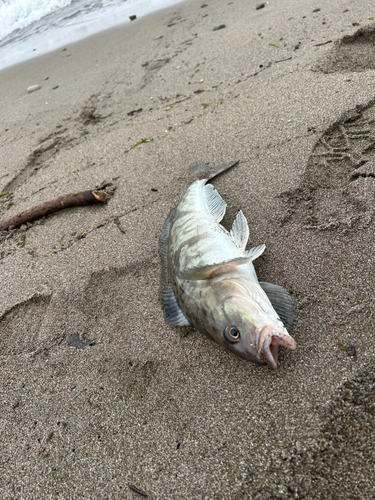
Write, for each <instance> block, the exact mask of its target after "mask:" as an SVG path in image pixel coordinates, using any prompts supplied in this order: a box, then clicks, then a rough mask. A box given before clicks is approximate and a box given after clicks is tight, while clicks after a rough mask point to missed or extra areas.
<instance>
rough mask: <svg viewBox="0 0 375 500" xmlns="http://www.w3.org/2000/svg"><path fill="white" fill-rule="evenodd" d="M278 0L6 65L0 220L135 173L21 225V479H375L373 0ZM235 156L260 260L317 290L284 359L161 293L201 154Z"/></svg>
mask: <svg viewBox="0 0 375 500" xmlns="http://www.w3.org/2000/svg"><path fill="white" fill-rule="evenodd" d="M257 3H258V2H257V1H253V0H252V1H248V0H235V1H233V2H228V1H227V0H225V1H223V0H216V1H215V2H213V1H211V2H208V6H207V7H204V8H202V7H201V5H202V1H199V2H198V1H196V0H193V1H189V2H184V3H180V4H178V5H176V6H175V7H174V8H173V9H169V10H168V11H158V12H156V13H154V14H152V15H150V16H147V17H145V18H143V19H139V20H137V21H135V22H133V23H131V25H127V26H125V27H118V28H116V29H112V30H110V31H107V32H103V33H100V34H98V35H96V36H93V37H91V38H88V39H86V40H84V41H82V42H80V43H75V44H72V45H68V46H67V47H66V48H67V50H65V51H63V50H62V49H63V48H61V49H60V50H57V51H54V52H52V53H50V54H47V55H44V56H41V57H39V58H36V59H34V60H31V61H29V62H26V63H23V64H21V65H18V66H14V67H11V68H8V69H7V70H4V71H2V72H1V73H0V94H1V96H2V98H1V104H0V122H1V128H0V165H1V170H0V193H4V192H8V193H9V194H8V195H6V196H2V197H1V198H0V220H1V219H4V218H6V217H9V216H11V215H15V214H16V213H18V212H19V211H21V210H24V209H27V208H30V207H32V206H34V205H36V204H38V203H41V202H44V201H46V200H48V199H50V198H54V197H57V196H60V195H61V194H64V193H71V192H76V191H79V190H86V189H93V188H95V187H103V186H107V187H108V186H109V188H111V189H114V188H115V191H114V195H113V197H112V199H111V200H110V201H109V203H108V204H107V205H96V206H88V207H80V208H74V209H69V210H65V211H61V212H58V213H56V214H54V215H50V216H48V217H46V218H44V219H42V220H40V221H38V222H34V223H32V224H30V225H29V226H28V227H26V226H23V227H21V228H20V229H14V230H10V231H5V232H2V233H1V235H0V271H1V294H0V356H1V369H0V391H1V413H0V432H1V441H0V442H1V453H0V457H1V458H0V463H1V479H0V481H1V482H0V490H1V498H2V499H34V498H35V499H40V498H43V499H47V498H53V499H78V498H80V499H81V498H86V499H93V498H95V499H120V498H123V499H136V498H146V496H147V498H160V499H161V498H163V499H164V498H166V499H183V498H186V499H192V498H207V499H212V498H228V499H245V498H246V499H257V500H263V499H284V498H285V499H286V498H306V499H327V498H335V499H337V498H346V499H354V498H356V499H357V498H358V499H359V498H361V499H370V498H374V495H375V493H374V484H375V473H374V466H373V464H374V459H375V455H374V450H375V438H374V436H375V433H374V423H375V419H374V405H375V396H374V394H375V393H374V385H375V379H374V375H373V359H374V353H375V338H374V335H373V327H374V319H375V317H374V316H375V314H374V311H375V307H374V276H373V269H374V264H375V258H374V246H375V244H374V238H373V233H374V202H375V101H374V78H375V71H374V65H373V58H371V57H368V58H367V59H366V54H369V53H370V54H371V53H373V50H374V40H375V24H374V20H373V16H375V12H374V6H373V2H370V1H353V2H341V1H337V2H330V1H328V0H322V1H320V2H319V3H316V2H310V1H309V2H304V1H298V0H284V1H283V2H281V1H280V2H276V1H270V2H269V3H268V4H267V5H266V6H265V7H264V8H263V9H260V10H256V8H255V6H256V4H257ZM315 8H320V11H317V12H313V10H314V9H315ZM220 24H225V28H223V29H221V30H217V31H214V30H213V29H214V27H215V26H217V25H220ZM363 27H369V28H368V30H365V31H364V32H363V31H361V32H359V30H362V28H363ZM160 37H162V38H160ZM356 54H357V55H358V57H356ZM362 56H364V57H362ZM359 60H360V62H359ZM366 61H367V62H366ZM46 76H48V77H49V79H48V80H43V78H44V77H46ZM31 85H41V87H42V88H41V89H40V90H37V91H35V92H33V93H29V94H28V93H27V88H28V87H30V86H31ZM136 110H138V111H136ZM134 111H135V112H134ZM132 112H134V113H132ZM142 139H148V140H147V141H144V142H143V143H141V144H138V145H137V146H135V145H136V144H137V143H138V142H139V141H141V140H142ZM151 139H152V140H151ZM134 146H135V147H134ZM236 159H238V160H240V163H239V165H238V166H237V167H235V168H233V169H232V170H230V171H228V172H226V173H224V174H222V175H221V176H220V177H219V178H217V179H216V180H215V181H214V184H215V187H216V188H217V189H218V191H219V192H220V194H221V195H222V197H223V198H224V199H225V200H226V201H227V203H228V210H227V215H226V217H225V219H224V221H223V222H224V225H226V227H229V228H230V225H231V222H232V220H233V218H234V217H235V215H236V213H237V211H238V210H239V209H242V210H243V212H244V214H245V215H246V217H247V219H248V221H249V226H250V246H254V245H258V244H262V243H266V245H267V250H266V252H265V253H264V255H263V256H262V257H261V258H259V259H258V260H257V261H256V269H257V273H258V276H259V278H260V279H261V280H264V281H269V282H274V283H277V284H279V285H282V286H284V287H285V288H286V289H287V290H289V291H290V293H291V294H292V296H293V297H294V299H295V301H296V308H297V309H296V322H295V325H294V328H293V332H292V335H293V337H294V338H295V340H296V342H297V345H298V348H297V350H296V351H293V352H292V351H286V350H284V349H283V350H281V352H280V362H279V367H278V370H277V371H272V370H270V369H269V368H268V367H259V366H255V365H253V364H251V363H248V362H246V361H244V360H241V359H239V358H237V357H236V356H234V355H233V354H231V353H229V352H228V351H226V350H224V349H223V348H221V347H219V346H218V345H216V344H215V343H213V342H211V341H210V340H208V339H206V338H205V337H204V336H203V335H201V334H200V333H198V332H196V331H194V330H193V329H191V328H187V327H181V328H175V327H171V326H169V325H167V324H165V322H164V319H163V312H162V309H161V303H160V289H161V284H160V273H161V264H160V259H159V253H158V238H159V235H160V233H161V228H162V226H163V223H164V220H165V218H166V216H167V214H168V213H169V211H170V210H171V209H172V208H173V207H174V206H175V205H176V203H177V202H178V200H179V199H180V198H181V196H182V195H183V193H184V191H185V190H186V189H187V187H188V186H189V183H190V178H189V165H190V164H191V163H192V162H202V163H207V162H209V163H210V164H211V165H217V164H220V163H226V162H228V161H232V160H236ZM74 334H76V335H78V336H79V338H80V339H86V340H90V341H91V342H89V345H87V346H86V347H85V348H77V347H74V346H72V345H69V343H67V340H68V339H70V338H71V337H72V335H74ZM129 485H130V486H131V485H133V486H132V487H133V489H132V488H131V487H130V486H129ZM134 487H135V488H138V489H139V490H140V491H138V492H136V491H135V490H134ZM142 492H143V496H142Z"/></svg>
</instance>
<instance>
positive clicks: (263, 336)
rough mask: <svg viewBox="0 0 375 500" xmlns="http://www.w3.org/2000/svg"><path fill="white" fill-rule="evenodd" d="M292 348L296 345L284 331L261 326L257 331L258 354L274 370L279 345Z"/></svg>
mask: <svg viewBox="0 0 375 500" xmlns="http://www.w3.org/2000/svg"><path fill="white" fill-rule="evenodd" d="M280 345H281V346H283V347H286V348H287V349H290V350H293V349H295V348H296V347H297V344H296V342H295V340H294V339H293V338H292V337H291V336H290V335H289V334H288V333H287V332H286V331H285V332H275V331H274V330H272V329H271V328H270V327H265V328H263V329H262V330H261V331H260V333H259V351H258V353H259V355H260V356H263V359H264V361H265V363H267V364H268V365H269V366H270V367H271V368H273V369H274V370H276V368H277V360H278V351H279V346H280Z"/></svg>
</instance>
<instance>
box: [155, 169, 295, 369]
mask: <svg viewBox="0 0 375 500" xmlns="http://www.w3.org/2000/svg"><path fill="white" fill-rule="evenodd" d="M235 163H237V162H234V163H231V164H226V165H223V166H220V167H218V168H217V169H216V171H214V172H212V173H211V174H210V175H209V176H207V178H206V179H202V180H197V181H195V182H193V184H191V185H190V187H189V188H188V190H187V191H186V193H185V195H184V196H183V198H182V200H181V201H180V203H179V205H178V206H177V208H176V209H175V210H172V211H171V212H170V214H169V215H168V217H167V220H166V221H165V223H164V226H163V231H162V235H161V237H160V253H161V258H162V264H163V268H164V271H165V276H166V281H167V284H166V286H165V288H164V290H163V293H162V303H163V309H164V317H165V320H166V322H167V323H169V324H171V325H175V326H177V325H180V326H182V325H191V326H193V327H194V328H196V329H197V330H199V331H200V332H202V333H204V334H206V335H207V336H208V337H210V338H211V339H212V340H214V341H215V342H217V343H218V344H220V345H221V346H223V347H225V348H226V349H229V350H230V351H232V352H234V353H235V354H236V355H237V356H240V357H241V358H244V359H246V360H248V361H252V362H254V363H258V364H263V365H264V364H268V365H269V366H270V367H272V368H276V367H277V359H278V348H279V346H284V347H286V348H288V349H295V348H296V343H295V341H294V339H293V338H292V337H291V336H290V335H289V333H288V330H287V329H290V328H291V326H292V323H293V319H294V307H293V300H292V298H291V297H290V295H289V293H288V292H287V291H286V290H285V289H284V288H282V287H281V286H278V285H273V284H271V283H266V282H259V281H258V278H257V275H256V272H255V269H254V266H253V260H255V259H256V258H257V257H259V256H260V255H261V254H262V253H263V252H264V250H265V248H266V247H265V245H260V246H256V247H253V248H251V250H246V245H247V242H248V238H249V228H248V224H247V221H246V218H245V216H244V214H243V213H242V211H239V212H238V214H237V217H236V219H235V221H234V223H233V226H232V229H231V230H230V231H227V230H226V229H225V228H224V227H223V226H222V225H221V224H220V222H221V220H222V219H223V217H224V214H225V210H226V203H225V201H224V200H223V199H222V198H221V196H220V195H219V193H218V192H217V191H216V190H215V189H214V187H213V186H212V184H207V182H208V181H209V180H211V179H212V178H213V177H215V176H216V175H218V174H219V173H221V172H223V171H224V170H227V169H228V168H230V167H232V166H233V165H234V164H235ZM204 168H205V167H204V166H199V165H197V166H196V168H195V171H196V172H199V171H200V175H202V170H204Z"/></svg>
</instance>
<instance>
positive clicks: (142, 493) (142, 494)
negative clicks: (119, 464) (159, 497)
mask: <svg viewBox="0 0 375 500" xmlns="http://www.w3.org/2000/svg"><path fill="white" fill-rule="evenodd" d="M128 486H129V488H130V489H131V490H133V491H135V492H136V493H138V495H141V496H142V497H144V498H148V497H149V494H148V493H146V492H145V491H143V490H141V489H140V488H138V487H137V486H135V485H134V484H132V483H128Z"/></svg>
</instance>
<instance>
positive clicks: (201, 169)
mask: <svg viewBox="0 0 375 500" xmlns="http://www.w3.org/2000/svg"><path fill="white" fill-rule="evenodd" d="M238 162H239V160H235V161H231V162H229V163H224V164H222V165H219V166H215V165H210V164H209V163H207V164H201V163H198V162H195V163H192V164H191V165H189V171H190V176H191V180H192V181H198V180H202V179H207V180H211V179H213V178H214V177H216V176H217V175H219V174H221V173H222V172H225V171H226V170H229V169H230V168H232V167H234V166H235V165H237V163H238Z"/></svg>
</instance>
